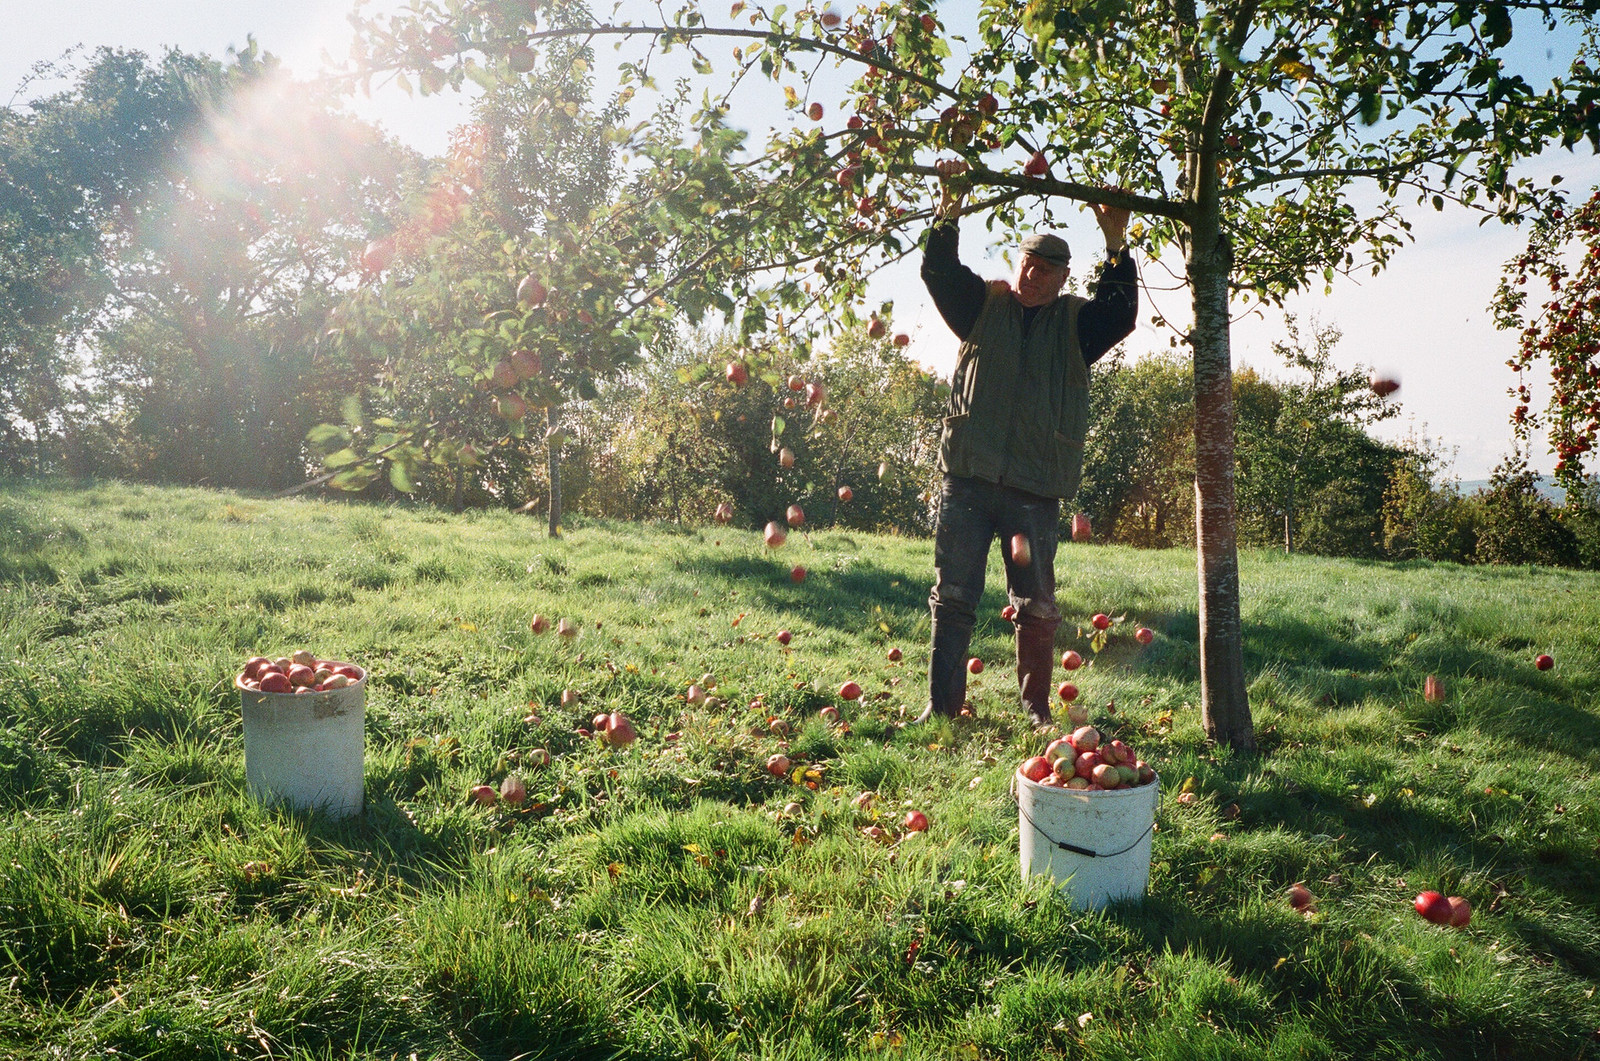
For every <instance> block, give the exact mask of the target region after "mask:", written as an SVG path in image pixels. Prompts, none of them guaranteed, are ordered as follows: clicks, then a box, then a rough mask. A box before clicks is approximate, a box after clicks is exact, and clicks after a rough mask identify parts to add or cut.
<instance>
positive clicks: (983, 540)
mask: <svg viewBox="0 0 1600 1061" xmlns="http://www.w3.org/2000/svg"><path fill="white" fill-rule="evenodd" d="M937 519H938V521H937V525H936V527H935V529H934V537H933V569H934V583H933V592H932V593H930V594H929V595H928V607H929V609H930V610H931V612H932V613H933V652H932V655H931V656H930V658H929V661H928V698H929V703H930V704H932V706H933V710H934V712H935V713H937V714H942V715H950V716H953V715H955V714H957V713H958V712H959V711H960V710H961V705H962V703H963V701H965V699H966V695H967V650H968V647H969V646H970V645H971V643H972V629H973V626H974V625H975V624H976V622H977V608H978V602H979V600H981V599H982V597H983V581H984V572H985V569H986V568H987V567H988V563H989V546H990V544H991V543H992V542H993V541H994V540H995V538H996V537H998V538H999V539H1000V542H1001V553H1002V554H1003V555H1004V557H1005V565H1006V590H1007V592H1008V593H1009V595H1010V597H1011V603H1012V604H1013V605H1015V607H1016V609H1017V618H1016V626H1017V680H1018V684H1019V685H1020V686H1021V691H1022V701H1023V705H1024V707H1026V708H1027V710H1028V711H1029V713H1030V714H1031V715H1033V716H1034V720H1035V721H1047V720H1048V719H1049V718H1050V678H1051V675H1052V673H1053V668H1054V665H1055V664H1054V658H1053V657H1054V654H1055V636H1056V627H1057V626H1059V625H1061V612H1060V611H1058V610H1057V609H1056V538H1057V535H1058V534H1059V533H1060V526H1061V502H1060V501H1059V500H1057V499H1056V498H1053V497H1040V496H1039V495H1037V494H1030V493H1027V492H1025V491H1022V490H1014V489H1012V488H1010V487H1007V486H1000V485H999V484H996V483H990V482H985V481H984V480H982V479H970V478H965V477H962V476H954V475H946V476H945V477H944V484H943V487H942V489H941V490H940V492H939V512H938V518H937ZM1015 534H1025V535H1027V536H1028V542H1029V544H1030V546H1031V547H1032V548H1031V551H1032V553H1033V558H1032V563H1030V564H1028V565H1027V566H1026V567H1024V566H1022V565H1020V564H1018V563H1017V562H1016V561H1015V560H1013V559H1012V558H1011V538H1012V536H1013V535H1015Z"/></svg>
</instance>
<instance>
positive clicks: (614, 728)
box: [605, 711, 639, 748]
mask: <svg viewBox="0 0 1600 1061" xmlns="http://www.w3.org/2000/svg"><path fill="white" fill-rule="evenodd" d="M638 739H639V735H638V734H637V733H635V732H634V729H633V722H632V721H631V720H629V718H628V716H627V715H624V714H623V713H622V712H621V711H613V712H611V714H610V715H609V716H607V718H606V729H605V742H606V743H607V744H609V745H611V747H613V748H626V747H627V746H628V745H630V744H632V743H633V742H634V741H636V740H638Z"/></svg>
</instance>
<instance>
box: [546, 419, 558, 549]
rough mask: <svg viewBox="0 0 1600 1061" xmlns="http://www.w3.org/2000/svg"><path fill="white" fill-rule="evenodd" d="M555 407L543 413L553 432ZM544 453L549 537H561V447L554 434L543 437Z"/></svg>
mask: <svg viewBox="0 0 1600 1061" xmlns="http://www.w3.org/2000/svg"><path fill="white" fill-rule="evenodd" d="M557 415H558V414H557V412H556V406H554V405H552V406H550V408H549V409H548V410H546V412H545V423H546V424H547V425H548V426H549V427H550V428H551V431H552V432H553V431H554V429H555V426H556V416H557ZM545 452H547V453H548V454H549V463H550V537H552V538H559V537H561V446H560V444H559V440H558V439H557V437H556V436H555V435H554V434H547V435H546V437H545Z"/></svg>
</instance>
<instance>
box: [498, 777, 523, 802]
mask: <svg viewBox="0 0 1600 1061" xmlns="http://www.w3.org/2000/svg"><path fill="white" fill-rule="evenodd" d="M500 798H501V799H503V800H505V801H506V802H507V803H511V804H517V803H521V802H522V801H523V800H525V799H527V798H528V788H527V786H526V785H524V784H523V783H522V778H520V777H518V776H516V775H515V774H510V775H508V776H507V777H506V779H505V780H504V781H502V782H500Z"/></svg>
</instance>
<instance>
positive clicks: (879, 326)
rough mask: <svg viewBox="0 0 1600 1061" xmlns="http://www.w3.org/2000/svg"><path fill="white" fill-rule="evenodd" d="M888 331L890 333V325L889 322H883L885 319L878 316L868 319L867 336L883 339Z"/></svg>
mask: <svg viewBox="0 0 1600 1061" xmlns="http://www.w3.org/2000/svg"><path fill="white" fill-rule="evenodd" d="M888 333H889V326H888V325H887V324H885V323H883V321H881V320H879V319H878V318H877V317H873V318H872V319H871V320H869V321H867V337H868V338H871V339H882V338H883V337H884V336H885V335H887V334H888Z"/></svg>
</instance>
